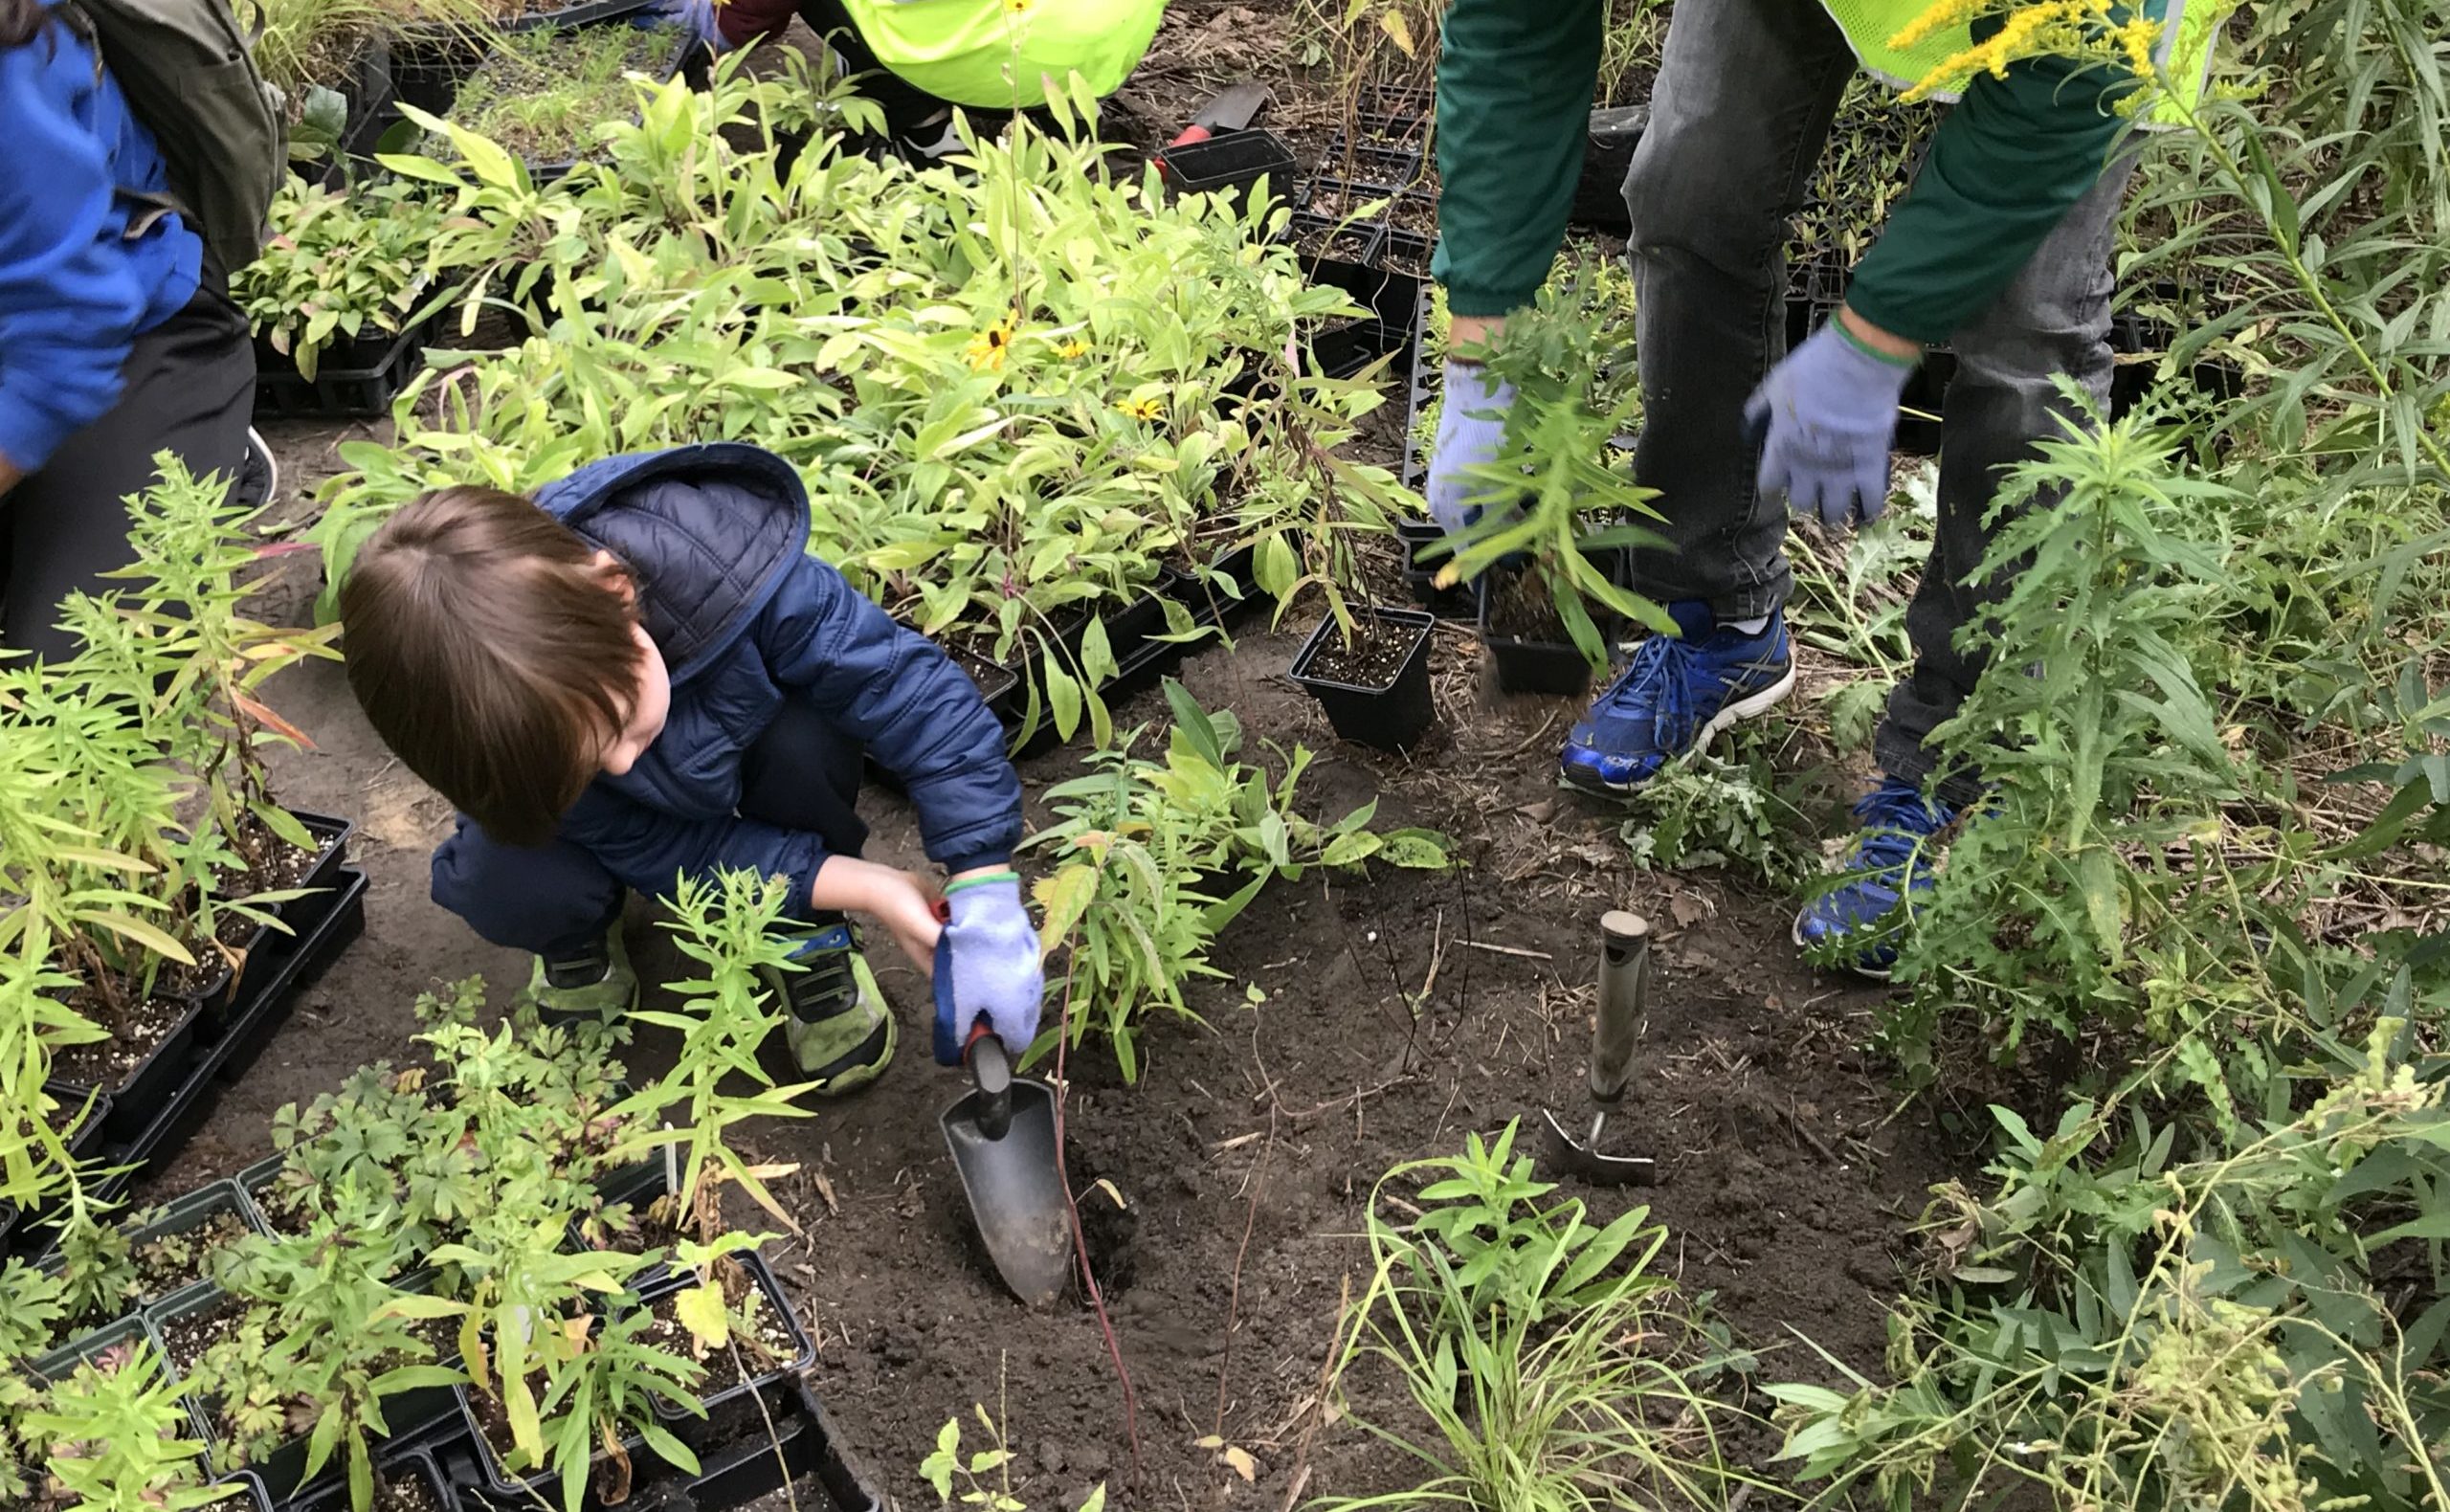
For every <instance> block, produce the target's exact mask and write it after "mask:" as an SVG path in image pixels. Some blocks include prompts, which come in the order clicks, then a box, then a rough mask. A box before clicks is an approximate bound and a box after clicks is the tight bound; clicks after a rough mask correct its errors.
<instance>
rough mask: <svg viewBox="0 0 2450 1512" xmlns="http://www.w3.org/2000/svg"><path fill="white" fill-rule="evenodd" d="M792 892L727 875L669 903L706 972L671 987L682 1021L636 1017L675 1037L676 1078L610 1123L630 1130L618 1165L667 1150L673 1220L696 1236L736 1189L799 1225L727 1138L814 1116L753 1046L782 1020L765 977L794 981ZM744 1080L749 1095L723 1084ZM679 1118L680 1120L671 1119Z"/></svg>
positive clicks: (780, 882) (642, 1013)
mask: <svg viewBox="0 0 2450 1512" xmlns="http://www.w3.org/2000/svg"><path fill="white" fill-rule="evenodd" d="M789 898H790V884H789V882H788V880H787V879H786V878H779V877H770V878H760V877H755V876H752V875H749V874H746V873H740V872H726V873H724V874H722V875H721V876H719V877H716V878H682V879H681V881H680V884H679V888H678V889H677V890H676V891H675V892H674V894H673V898H672V912H673V915H674V917H673V919H672V921H671V924H670V927H671V928H672V930H673V933H674V935H675V936H676V937H677V944H678V945H679V948H680V953H681V954H682V955H684V956H687V957H688V958H689V959H690V960H692V961H695V962H697V963H699V964H700V965H701V966H702V967H704V968H705V971H706V974H705V975H704V976H702V977H697V978H693V979H691V980H688V981H684V982H678V983H675V984H673V985H674V987H675V989H677V990H679V991H680V992H681V993H683V994H685V996H684V999H683V1002H682V1005H681V1007H680V1009H679V1012H665V1011H663V1010H660V1009H640V1010H638V1011H637V1012H634V1013H633V1014H632V1015H631V1017H632V1018H633V1019H635V1021H636V1022H638V1023H641V1024H653V1025H657V1026H660V1027H662V1028H665V1029H670V1030H673V1031H675V1032H677V1033H678V1034H679V1036H680V1050H679V1055H678V1056H676V1057H675V1059H674V1063H673V1066H672V1069H671V1070H670V1071H669V1072H667V1073H665V1074H664V1075H663V1076H662V1077H660V1078H657V1080H656V1081H655V1082H654V1083H653V1084H651V1085H649V1086H647V1087H644V1088H641V1089H640V1090H639V1091H638V1092H636V1093H635V1094H633V1095H632V1096H631V1097H630V1098H628V1099H627V1100H625V1101H623V1102H622V1103H621V1104H620V1105H619V1106H618V1107H616V1108H614V1109H613V1110H612V1116H613V1117H614V1118H616V1119H618V1120H620V1121H621V1123H623V1124H624V1125H625V1126H626V1127H628V1128H630V1129H632V1130H634V1131H635V1133H634V1134H633V1136H632V1137H631V1139H629V1140H628V1141H626V1142H624V1144H623V1145H622V1146H621V1149H620V1152H619V1155H620V1158H623V1159H635V1158H637V1157H638V1156H641V1155H653V1154H656V1153H657V1152H661V1153H662V1154H663V1157H664V1158H665V1159H666V1160H676V1159H677V1161H678V1163H679V1180H678V1181H677V1182H676V1183H675V1188H674V1191H673V1193H672V1196H673V1200H674V1203H675V1207H676V1209H677V1211H678V1212H679V1213H681V1214H686V1215H692V1216H694V1217H696V1218H697V1219H698V1220H699V1223H700V1236H701V1238H708V1237H711V1236H712V1235H711V1233H710V1232H709V1231H710V1229H711V1226H712V1224H713V1222H714V1221H715V1216H716V1206H715V1203H714V1200H713V1198H714V1194H715V1188H716V1187H717V1186H718V1185H719V1184H721V1183H726V1182H727V1183H730V1184H733V1185H736V1186H738V1187H739V1188H740V1190H743V1191H745V1192H746V1193H747V1194H748V1195H749V1196H750V1197H752V1198H754V1199H755V1200H756V1202H757V1204H758V1206H759V1207H762V1208H764V1209H765V1210H766V1211H767V1212H769V1213H771V1214H773V1216H774V1218H775V1220H776V1221H777V1222H779V1223H782V1224H784V1225H786V1226H788V1227H791V1228H792V1229H797V1228H798V1225H797V1224H795V1223H793V1222H792V1221H791V1215H790V1214H789V1213H787V1212H784V1211H783V1208H782V1205H781V1204H780V1203H778V1202H776V1201H775V1200H774V1195H773V1193H772V1192H771V1191H769V1190H768V1189H767V1186H766V1182H765V1179H764V1176H763V1175H762V1174H761V1171H760V1168H759V1167H755V1166H752V1165H751V1164H750V1163H749V1162H748V1161H747V1160H746V1158H745V1157H744V1156H743V1155H742V1154H741V1153H740V1152H739V1151H738V1150H737V1149H735V1148H733V1147H732V1146H731V1145H729V1144H727V1143H726V1142H725V1139H724V1136H725V1135H726V1134H727V1133H728V1132H729V1131H730V1130H731V1129H732V1128H733V1127H734V1126H736V1125H738V1124H740V1123H744V1122H745V1121H746V1120H749V1119H752V1118H807V1117H808V1116H809V1113H810V1110H809V1109H808V1108H806V1107H803V1106H801V1105H800V1104H799V1102H798V1101H797V1100H798V1099H799V1098H801V1097H802V1096H804V1095H805V1094H806V1093H807V1092H808V1090H809V1089H808V1088H807V1087H806V1086H805V1085H800V1086H788V1087H778V1086H776V1085H774V1081H773V1078H771V1077H769V1076H768V1075H767V1073H766V1071H765V1069H764V1067H763V1066H761V1065H760V1064H759V1063H758V1057H757V1051H758V1047H759V1046H761V1045H763V1044H764V1043H765V1042H766V1040H767V1039H768V1037H769V1036H770V1035H771V1034H772V1033H773V1032H774V1031H775V1030H776V1029H777V1028H778V1027H779V1026H780V1024H781V1022H782V1013H781V1010H780V1008H779V1006H778V1005H777V1004H775V1003H774V1002H773V1001H772V995H771V994H770V993H768V991H767V990H766V988H765V986H764V982H763V979H762V978H761V976H760V972H761V971H762V970H768V969H770V970H778V971H791V970H796V969H798V967H797V966H796V964H795V963H793V961H792V960H791V950H792V947H793V942H792V940H791V937H790V934H789V931H788V930H787V929H786V928H784V927H783V926H782V919H783V910H784V908H785V906H786V904H787V903H788V901H789ZM739 1082H746V1084H747V1085H748V1086H749V1087H751V1088H752V1089H754V1090H752V1091H750V1092H748V1093H747V1094H746V1095H743V1094H741V1093H738V1092H734V1091H727V1090H725V1084H726V1083H735V1084H737V1083H739ZM675 1113H677V1114H679V1119H678V1120H677V1121H676V1120H674V1119H673V1118H672V1116H671V1115H673V1114H675Z"/></svg>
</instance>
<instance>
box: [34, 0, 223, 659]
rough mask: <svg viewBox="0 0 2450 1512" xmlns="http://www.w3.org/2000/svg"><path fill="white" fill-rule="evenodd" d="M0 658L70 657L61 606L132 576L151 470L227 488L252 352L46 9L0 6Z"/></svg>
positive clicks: (138, 136)
mask: <svg viewBox="0 0 2450 1512" xmlns="http://www.w3.org/2000/svg"><path fill="white" fill-rule="evenodd" d="M0 147H5V149H6V150H7V152H8V154H9V160H10V161H9V167H8V168H7V170H6V171H5V172H0V649H7V650H14V651H21V652H22V651H31V652H34V653H36V654H38V655H42V656H52V657H57V656H65V655H67V654H68V653H69V652H71V651H73V650H74V649H75V647H74V644H73V642H72V641H71V639H70V637H69V636H68V635H67V634H66V633H65V632H63V631H61V630H60V629H59V628H58V626H57V620H58V617H59V601H60V600H61V599H62V598H64V597H65V596H67V594H69V593H70V592H71V591H74V590H78V589H86V590H99V589H101V588H103V587H106V586H107V585H106V584H103V583H102V582H100V579H101V577H102V575H103V574H104V573H107V572H109V571H111V570H113V569H114V568H117V567H124V566H126V565H127V564H128V563H129V562H130V561H132V560H133V553H132V552H131V551H130V549H129V547H128V544H127V516H126V511H125V510H124V509H123V507H122V506H121V504H120V500H122V499H123V498H125V497H126V496H128V495H130V494H134V493H139V492H142V491H143V490H144V489H145V488H147V487H149V486H151V484H152V483H153V481H154V479H155V471H154V463H153V457H154V456H155V454H157V453H159V452H163V451H169V452H172V453H175V454H177V456H179V457H180V458H181V459H183V460H184V461H185V462H186V463H187V464H188V466H189V468H191V469H193V470H194V472H195V473H196V475H197V476H199V477H201V476H203V475H205V474H208V473H219V474H221V475H222V476H223V477H225V478H237V477H238V476H239V474H240V472H241V470H242V468H243V466H244V464H245V462H246V460H247V456H248V433H247V422H248V417H249V412H250V410H251V408H252V406H253V403H254V399H255V387H256V360H255V348H254V345H253V344H252V343H251V342H250V340H249V338H248V333H247V322H246V318H245V317H244V316H243V315H241V314H240V313H239V312H238V309H237V307H236V306H235V305H234V304H233V303H232V302H231V300H230V296H229V291H228V288H227V285H226V281H225V278H224V276H223V270H221V269H219V268H215V267H212V266H209V262H210V259H209V258H208V257H207V256H206V253H205V246H204V242H203V240H202V239H201V238H200V237H199V236H198V235H197V234H196V233H195V231H194V230H193V228H191V227H190V226H189V225H188V224H187V222H186V221H185V220H184V219H183V218H182V217H181V216H180V215H179V214H178V213H176V212H175V211H162V210H160V209H158V208H156V207H155V206H154V205H152V204H148V203H147V202H145V201H144V200H142V199H139V198H136V197H135V196H138V195H147V194H149V195H160V194H163V193H165V192H166V191H167V189H168V187H169V181H168V175H167V172H166V170H165V169H164V167H163V162H162V153H161V149H160V148H159V147H158V146H157V145H155V143H154V140H153V135H152V133H151V132H150V131H148V130H146V129H145V123H144V122H141V121H139V120H137V119H136V118H135V116H133V115H132V114H130V113H129V111H128V108H127V101H126V100H125V99H124V98H123V96H122V95H121V93H120V89H119V85H118V84H117V83H115V82H114V81H113V80H112V78H111V77H110V74H109V73H108V71H107V70H105V69H104V68H103V67H102V65H101V63H100V60H99V59H98V58H97V56H96V55H95V52H94V49H93V47H92V45H91V44H90V43H89V42H88V41H87V40H86V39H85V37H84V36H83V35H82V34H81V32H80V31H79V29H78V28H77V27H75V26H73V25H72V24H71V23H70V21H69V20H68V18H66V17H64V16H62V15H61V14H60V13H59V12H58V11H57V10H56V8H55V6H54V4H53V3H52V0H0Z"/></svg>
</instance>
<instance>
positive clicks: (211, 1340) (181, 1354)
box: [161, 1293, 247, 1375]
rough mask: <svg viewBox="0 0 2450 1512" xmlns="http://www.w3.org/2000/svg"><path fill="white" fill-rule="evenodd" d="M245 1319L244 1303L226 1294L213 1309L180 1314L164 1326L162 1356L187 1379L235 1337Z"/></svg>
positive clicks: (201, 1309) (214, 1304) (207, 1308)
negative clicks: (201, 1362)
mask: <svg viewBox="0 0 2450 1512" xmlns="http://www.w3.org/2000/svg"><path fill="white" fill-rule="evenodd" d="M246 1316H247V1304H246V1303H245V1301H242V1300H240V1299H239V1298H236V1297H233V1296H231V1295H229V1294H228V1293H223V1294H222V1296H221V1297H220V1298H219V1300H217V1301H214V1302H213V1303H212V1305H211V1306H208V1307H199V1308H196V1309H195V1310H193V1311H191V1312H184V1313H181V1314H180V1315H179V1316H178V1317H176V1318H173V1319H170V1320H168V1321H167V1322H166V1323H162V1324H161V1332H162V1349H163V1352H164V1353H166V1354H167V1355H168V1356H169V1358H170V1364H171V1366H172V1367H175V1368H176V1369H177V1370H178V1372H179V1373H180V1374H181V1375H185V1374H187V1373H188V1372H189V1371H190V1370H192V1369H194V1368H195V1363H196V1362H197V1361H198V1360H201V1359H203V1358H204V1354H205V1351H206V1350H208V1349H210V1348H212V1346H213V1345H216V1344H219V1343H221V1342H222V1341H223V1340H225V1339H227V1338H229V1337H230V1336H231V1335H232V1334H234V1333H235V1332H236V1331H237V1328H238V1324H239V1323H240V1322H241V1321H242V1320H244V1319H245V1317H246Z"/></svg>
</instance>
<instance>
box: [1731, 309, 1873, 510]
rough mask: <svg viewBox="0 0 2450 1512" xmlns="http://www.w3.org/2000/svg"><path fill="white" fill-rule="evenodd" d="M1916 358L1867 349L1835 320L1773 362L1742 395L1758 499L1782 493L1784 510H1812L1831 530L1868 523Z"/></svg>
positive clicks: (1769, 497)
mask: <svg viewBox="0 0 2450 1512" xmlns="http://www.w3.org/2000/svg"><path fill="white" fill-rule="evenodd" d="M1913 373H1914V365H1913V364H1912V363H1907V362H1900V361H1897V360H1895V359H1893V358H1889V357H1883V356H1881V355H1879V354H1878V353H1875V352H1873V351H1872V350H1871V349H1869V348H1868V347H1866V346H1864V345H1862V344H1861V343H1860V342H1858V341H1856V340H1855V339H1854V338H1853V337H1852V336H1849V335H1847V334H1846V333H1845V332H1843V331H1841V330H1839V329H1838V322H1837V321H1835V320H1832V321H1831V322H1829V323H1828V324H1826V325H1824V326H1822V327H1821V328H1820V329H1818V330H1817V331H1815V332H1813V334H1812V337H1811V339H1810V340H1808V341H1806V342H1805V343H1804V344H1803V345H1801V346H1798V347H1796V348H1795V349H1794V350H1793V351H1792V352H1789V353H1788V354H1787V360H1786V361H1785V362H1782V363H1780V364H1779V365H1778V366H1777V367H1772V368H1771V369H1770V376H1769V377H1768V378H1766V379H1764V380H1763V381H1762V384H1761V387H1760V388H1758V389H1754V390H1753V391H1752V397H1751V398H1750V399H1748V400H1747V401H1746V402H1745V406H1744V421H1745V424H1746V426H1747V427H1748V428H1749V429H1750V430H1751V431H1752V432H1753V433H1754V434H1758V435H1760V436H1761V437H1762V443H1761V476H1760V488H1761V497H1762V498H1764V499H1771V498H1774V497H1775V496H1777V495H1779V494H1784V495H1786V496H1787V508H1788V509H1789V510H1791V511H1793V513H1795V514H1798V515H1815V516H1817V517H1818V518H1819V521H1820V523H1821V524H1822V525H1823V526H1825V527H1827V528H1828V529H1831V530H1841V531H1842V530H1845V529H1848V528H1849V527H1851V526H1852V525H1853V523H1854V518H1855V510H1856V507H1857V503H1858V501H1859V500H1860V506H1861V509H1862V518H1863V520H1864V522H1865V523H1869V522H1871V521H1874V520H1878V519H1879V518H1880V517H1881V513H1882V511H1883V510H1885V509H1886V508H1887V507H1888V453H1889V447H1890V445H1891V443H1893V442H1894V441H1895V440H1896V439H1897V401H1898V400H1899V399H1900V398H1901V397H1902V396H1903V395H1904V392H1905V380H1906V379H1907V378H1909V377H1911V376H1913Z"/></svg>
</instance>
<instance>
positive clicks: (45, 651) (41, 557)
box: [0, 273, 256, 660]
mask: <svg viewBox="0 0 2450 1512" xmlns="http://www.w3.org/2000/svg"><path fill="white" fill-rule="evenodd" d="M121 373H122V375H123V378H124V380H125V387H124V388H123V389H122V390H121V392H120V397H119V403H118V404H116V405H114V406H112V407H111V410H110V412H108V413H107V414H104V415H103V416H102V417H101V418H100V419H99V420H96V421H95V422H94V423H93V424H91V425H89V426H87V427H85V428H84V429H83V430H81V431H79V432H78V433H77V434H75V435H72V436H70V437H69V438H68V441H67V443H66V444H65V445H63V446H61V447H60V449H59V450H58V451H57V452H56V453H54V454H53V455H52V458H51V460H50V461H49V462H47V463H46V464H44V466H43V470H42V471H41V472H39V473H36V474H33V476H32V477H29V478H26V479H25V480H24V481H23V482H21V483H19V484H18V485H17V486H16V487H15V488H12V489H11V490H10V491H9V492H8V494H7V495H5V496H0V647H7V648H8V649H10V650H12V651H31V652H33V653H35V654H37V655H39V656H45V657H48V658H51V659H54V660H57V659H59V658H62V657H65V656H69V655H70V654H72V653H73V652H74V651H75V650H76V649H77V647H76V643H75V641H74V639H73V638H72V637H70V636H69V635H68V634H66V633H65V632H63V631H61V630H60V629H59V628H58V621H59V602H60V600H61V599H63V598H66V597H67V596H68V595H69V594H70V593H72V592H75V591H78V590H79V589H82V590H84V591H86V592H89V593H99V592H101V591H102V590H104V589H108V588H110V587H111V586H112V585H111V584H110V583H109V582H108V581H107V580H105V579H104V577H103V574H104V573H106V572H109V571H111V570H113V569H115V568H118V567H125V566H127V565H128V564H129V563H130V562H132V561H134V560H135V559H136V558H135V553H134V552H133V551H131V550H130V549H129V548H128V544H127V508H126V505H125V504H124V503H123V502H122V500H124V499H125V498H126V497H127V496H128V495H130V494H138V493H143V492H144V491H145V489H147V488H149V487H151V486H152V484H153V482H154V479H155V478H156V476H157V475H156V473H155V472H154V468H153V455H154V454H155V453H156V452H161V451H165V450H167V451H170V452H175V453H177V454H178V456H180V457H181V458H182V459H183V460H185V461H186V463H187V464H188V466H189V467H190V468H192V469H194V471H195V472H196V474H197V476H199V477H201V476H203V475H204V474H207V473H219V474H220V475H222V477H224V478H230V479H232V480H235V479H236V478H237V477H238V474H239V468H240V466H241V464H242V463H243V462H244V460H245V457H246V454H247V422H248V420H249V419H250V418H251V417H252V416H253V414H254V411H255V401H256V350H255V345H254V343H253V342H251V341H250V340H249V338H248V335H247V320H246V317H245V316H243V315H241V314H239V313H238V308H237V306H236V305H234V304H232V303H231V302H230V297H229V295H228V294H226V293H224V292H222V288H221V284H220V281H219V279H218V278H214V277H213V276H212V274H210V273H208V274H207V275H206V278H205V286H204V287H202V288H199V289H198V290H197V291H196V296H195V298H194V299H192V300H189V301H188V304H187V307H186V308H184V309H182V310H181V311H179V313H178V314H176V315H173V316H171V317H170V318H169V319H168V320H167V321H165V322H163V323H162V324H160V325H158V326H156V327H154V328H153V329H152V330H149V331H146V332H145V334H144V335H142V336H139V337H138V338H137V339H136V343H135V345H134V346H132V347H131V348H130V349H129V351H128V354H127V363H126V365H125V366H124V367H123V368H122V369H121Z"/></svg>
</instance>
